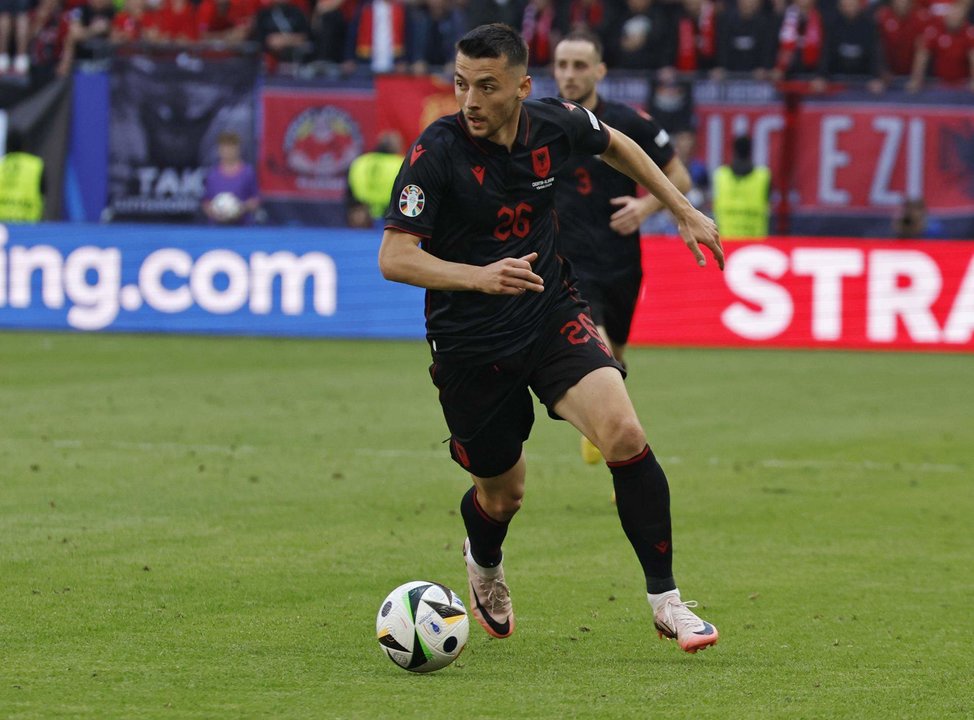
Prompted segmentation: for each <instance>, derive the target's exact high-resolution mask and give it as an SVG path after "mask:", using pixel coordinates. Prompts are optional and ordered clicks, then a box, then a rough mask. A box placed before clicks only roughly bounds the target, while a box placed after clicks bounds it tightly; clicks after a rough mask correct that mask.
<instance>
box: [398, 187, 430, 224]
mask: <svg viewBox="0 0 974 720" xmlns="http://www.w3.org/2000/svg"><path fill="white" fill-rule="evenodd" d="M425 205H426V195H425V194H424V193H423V188H421V187H420V186H419V185H407V186H406V187H404V188H403V189H402V192H401V193H399V212H401V213H402V214H403V215H405V216H406V217H411V218H412V217H416V216H417V215H419V214H420V213H421V212H423V207H424V206H425Z"/></svg>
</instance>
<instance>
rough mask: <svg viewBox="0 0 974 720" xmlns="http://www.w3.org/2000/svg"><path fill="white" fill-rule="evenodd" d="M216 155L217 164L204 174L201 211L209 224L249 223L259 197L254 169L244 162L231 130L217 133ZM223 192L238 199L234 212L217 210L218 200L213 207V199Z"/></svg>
mask: <svg viewBox="0 0 974 720" xmlns="http://www.w3.org/2000/svg"><path fill="white" fill-rule="evenodd" d="M217 155H218V157H219V161H218V163H217V164H216V165H215V166H214V167H212V168H210V171H209V172H208V173H207V175H206V181H205V184H204V188H205V190H204V194H203V203H202V209H203V214H204V215H206V217H207V218H209V220H210V222H213V223H220V224H223V225H252V224H253V222H254V213H255V212H256V210H257V208H258V207H260V197H259V195H258V192H257V175H256V173H255V172H254V168H253V166H251V165H249V164H248V163H246V162H244V160H243V156H242V154H241V150H240V136H239V135H237V133H235V132H222V133H220V135H219V137H218V138H217ZM224 193H229V194H230V195H233V197H234V198H235V199H236V200H237V201H238V205H239V207H238V208H237V212H236V213H235V214H234V213H231V214H226V213H225V212H221V210H223V208H222V206H221V203H217V206H214V203H213V199H214V198H215V197H217V196H218V195H222V194H224ZM221 199H222V198H221Z"/></svg>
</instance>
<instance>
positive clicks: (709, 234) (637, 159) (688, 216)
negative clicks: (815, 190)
mask: <svg viewBox="0 0 974 720" xmlns="http://www.w3.org/2000/svg"><path fill="white" fill-rule="evenodd" d="M610 131H611V135H610V137H609V147H608V148H606V150H605V152H603V153H602V159H603V160H604V161H605V162H607V163H609V165H611V166H612V167H613V168H615V169H616V170H618V171H619V172H621V173H623V174H625V175H628V176H629V177H631V178H632V179H633V180H635V181H636V182H637V183H639V184H640V185H642V186H643V187H644V188H646V189H647V190H649V192H651V193H652V194H653V195H655V196H656V197H657V198H658V199H659V201H660V202H661V203H663V205H664V206H665V207H666V209H667V210H669V211H670V212H671V213H673V217H674V218H675V219H676V223H677V228H678V230H679V231H680V235H681V236H682V237H683V242H685V243H686V245H687V247H688V248H689V249H690V252H692V253H693V256H694V257H695V258H696V259H697V264H698V265H700V266H701V267H702V266H704V265H706V264H707V260H706V259H705V258H704V255H703V251H702V250H701V249H700V245H705V246H707V248H709V250H710V253H711V254H712V255H713V256H714V259H715V260H716V261H717V265H718V266H719V267H720V268H721V269H723V268H724V251H723V248H721V245H720V236H719V235H718V234H717V226H716V225H715V224H714V221H713V220H711V219H710V218H708V217H707V216H706V215H704V214H703V213H701V212H700V211H699V210H697V209H696V208H695V207H693V205H691V204H690V201H689V200H687V199H686V197H684V195H683V194H682V193H681V192H680V191H679V190H678V189H677V188H676V187H674V185H673V183H671V182H670V181H669V180H668V179H667V177H666V175H665V174H664V173H663V171H662V170H660V169H659V167H658V166H657V165H656V163H654V162H653V161H652V159H650V157H649V155H647V154H646V153H645V152H644V151H643V149H642V148H641V147H639V145H637V144H636V142H635V141H634V140H632V139H631V138H629V137H628V136H626V135H625V134H623V133H622V132H620V131H618V130H615V129H611V128H610Z"/></svg>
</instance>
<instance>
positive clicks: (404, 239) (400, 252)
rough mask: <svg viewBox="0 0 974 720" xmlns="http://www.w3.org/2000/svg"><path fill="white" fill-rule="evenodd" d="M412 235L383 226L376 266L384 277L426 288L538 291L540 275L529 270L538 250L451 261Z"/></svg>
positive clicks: (505, 292)
mask: <svg viewBox="0 0 974 720" xmlns="http://www.w3.org/2000/svg"><path fill="white" fill-rule="evenodd" d="M420 242H422V239H421V238H419V237H417V236H416V235H411V234H409V233H406V232H403V231H401V230H396V229H395V228H386V230H385V232H384V233H383V234H382V245H381V246H380V247H379V270H380V271H381V272H382V276H383V277H384V278H385V279H386V280H392V281H394V282H401V283H405V284H407V285H416V286H418V287H423V288H426V289H427V290H470V291H474V292H482V293H487V294H489V295H520V294H521V293H523V292H526V291H528V290H530V291H531V292H542V291H543V290H544V279H543V278H542V277H541V276H540V275H536V274H535V273H534V272H532V270H531V263H533V262H534V261H535V260H537V259H538V253H530V254H529V255H525V256H524V257H521V258H503V259H502V260H498V261H497V262H495V263H491V264H490V265H486V266H478V265H467V264H465V263H455V262H450V261H448V260H442V259H441V258H438V257H436V256H435V255H431V254H430V253H428V252H426V251H425V250H424V249H423V248H421V247H420V246H419V244H420Z"/></svg>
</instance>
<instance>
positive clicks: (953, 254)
mask: <svg viewBox="0 0 974 720" xmlns="http://www.w3.org/2000/svg"><path fill="white" fill-rule="evenodd" d="M725 247H726V250H727V261H726V265H725V268H724V272H723V273H721V272H720V271H719V270H717V268H716V265H715V264H714V262H713V261H712V260H711V261H710V262H709V263H708V265H707V267H706V268H699V267H697V266H696V264H695V263H694V262H693V258H692V257H691V256H690V254H689V252H688V251H687V249H686V248H685V247H684V246H683V243H682V242H681V241H680V240H678V239H675V238H666V237H644V238H643V264H644V268H643V272H644V278H643V287H642V291H641V293H640V298H639V303H638V306H637V310H636V316H635V318H634V321H633V330H632V342H633V343H635V344H650V345H677V346H732V347H754V346H766V347H795V348H847V349H869V350H935V351H964V352H970V351H972V350H974V340H972V335H974V245H972V244H971V243H961V242H932V241H931V242H910V241H899V240H897V241H863V240H858V239H830V240H823V239H817V238H797V237H789V238H776V239H770V240H768V241H765V242H733V241H732V242H727V243H725Z"/></svg>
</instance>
